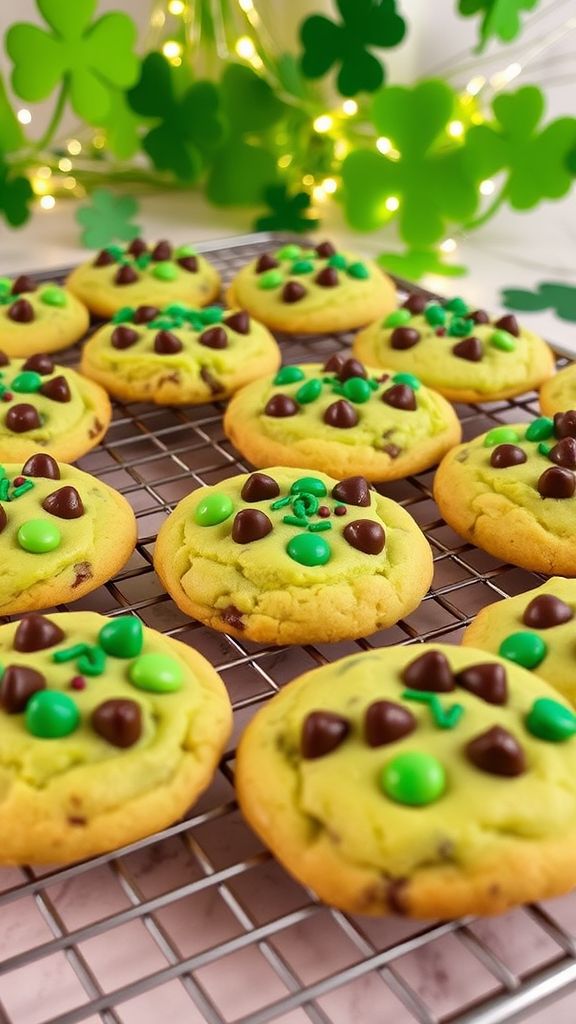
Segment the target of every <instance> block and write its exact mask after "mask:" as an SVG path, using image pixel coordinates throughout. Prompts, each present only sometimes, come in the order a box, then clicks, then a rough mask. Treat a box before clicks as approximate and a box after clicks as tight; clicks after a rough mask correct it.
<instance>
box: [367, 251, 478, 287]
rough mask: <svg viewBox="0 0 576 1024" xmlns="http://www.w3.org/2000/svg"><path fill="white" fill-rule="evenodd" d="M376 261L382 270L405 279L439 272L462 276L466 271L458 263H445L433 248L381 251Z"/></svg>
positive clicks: (442, 274)
mask: <svg viewBox="0 0 576 1024" xmlns="http://www.w3.org/2000/svg"><path fill="white" fill-rule="evenodd" d="M377 263H379V264H380V266H381V267H383V268H384V270H387V271H389V273H391V274H396V276H397V277H402V278H404V280H405V281H419V280H420V278H421V277H424V275H425V274H439V275H441V276H442V277H462V275H463V274H466V273H467V270H466V267H463V266H462V265H461V264H460V263H445V262H444V260H443V259H442V255H441V253H438V252H437V251H436V250H435V249H409V250H408V251H407V252H404V253H397V252H382V253H380V255H379V256H378V258H377Z"/></svg>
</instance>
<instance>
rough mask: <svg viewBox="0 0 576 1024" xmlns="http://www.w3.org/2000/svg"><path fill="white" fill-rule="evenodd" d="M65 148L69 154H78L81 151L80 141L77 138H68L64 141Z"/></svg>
mask: <svg viewBox="0 0 576 1024" xmlns="http://www.w3.org/2000/svg"><path fill="white" fill-rule="evenodd" d="M66 149H67V150H68V152H69V153H70V154H71V156H78V154H79V153H81V152H82V143H81V142H79V140H78V139H68V142H67V143H66Z"/></svg>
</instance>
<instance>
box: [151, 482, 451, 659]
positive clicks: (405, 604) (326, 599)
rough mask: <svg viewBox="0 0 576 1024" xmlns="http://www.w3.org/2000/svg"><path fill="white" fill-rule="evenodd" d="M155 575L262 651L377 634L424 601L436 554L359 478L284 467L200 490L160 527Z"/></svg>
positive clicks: (178, 597)
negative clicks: (268, 645)
mask: <svg viewBox="0 0 576 1024" xmlns="http://www.w3.org/2000/svg"><path fill="white" fill-rule="evenodd" d="M154 567H155V569H156V572H157V573H158V575H159V576H160V579H161V580H162V582H163V584H164V586H165V587H166V589H167V590H168V592H169V593H170V595H171V596H172V597H173V598H174V601H175V602H176V604H177V605H178V607H179V608H181V609H182V610H183V611H184V612H186V613H187V614H189V615H192V616H194V617H195V618H197V619H199V620H200V621H201V622H205V623H207V625H210V626H212V627H213V628H214V629H218V630H221V631H223V632H227V633H230V634H232V635H234V636H237V637H243V638H245V639H247V640H256V641H257V642H259V643H275V644H282V643H315V642H322V641H336V640H343V639H345V638H349V637H350V638H352V637H359V636H367V635H368V634H370V633H373V632H374V631H375V630H377V629H382V628H385V627H387V626H391V625H393V624H394V623H395V622H397V621H398V619H400V618H402V616H403V615H407V614H409V613H410V612H411V611H413V609H414V608H415V607H416V606H417V605H418V604H419V603H420V601H421V600H422V598H423V596H424V594H425V593H426V591H427V589H428V586H429V584H430V581H431V579H432V553H431V551H430V547H429V545H428V543H427V541H426V539H425V537H424V535H423V534H422V533H421V531H420V530H419V529H418V527H417V525H416V523H415V522H414V520H413V519H412V518H411V517H410V516H409V515H408V513H407V512H406V511H405V510H404V509H403V508H401V507H400V505H397V504H396V502H394V501H391V500H390V499H389V498H384V497H382V495H380V494H378V493H377V492H376V491H372V490H370V486H369V484H368V481H367V480H365V479H364V478H363V477H361V476H354V477H348V478H347V479H345V480H341V481H336V480H335V479H333V478H331V477H329V476H327V475H326V474H325V473H318V472H315V473H314V474H313V475H308V474H307V473H305V472H303V471H302V470H297V469H286V468H285V467H281V468H279V467H275V468H272V469H268V470H267V471H266V473H252V474H243V475H241V476H234V477H231V478H229V479H227V480H224V481H222V483H219V484H216V485H215V486H213V487H201V488H199V489H198V490H196V491H194V492H193V493H192V494H190V495H188V497H186V498H184V499H183V500H182V501H181V502H179V504H178V505H177V506H176V508H175V510H174V512H173V513H172V514H171V515H170V516H169V518H168V519H167V520H166V522H165V523H164V524H163V525H162V527H161V529H160V532H159V534H158V539H157V541H156V547H155V550H154Z"/></svg>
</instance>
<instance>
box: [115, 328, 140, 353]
mask: <svg viewBox="0 0 576 1024" xmlns="http://www.w3.org/2000/svg"><path fill="white" fill-rule="evenodd" d="M139 337H140V335H139V334H138V331H133V330H132V328H131V327H126V324H118V327H115V328H114V330H113V331H112V336H111V338H110V344H111V345H112V348H119V349H123V348H131V346H132V345H135V344H136V342H137V341H138V338H139Z"/></svg>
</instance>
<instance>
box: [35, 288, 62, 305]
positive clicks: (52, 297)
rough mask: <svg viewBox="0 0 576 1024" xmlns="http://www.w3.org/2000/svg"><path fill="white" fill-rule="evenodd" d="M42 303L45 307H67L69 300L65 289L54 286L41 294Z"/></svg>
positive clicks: (45, 289)
mask: <svg viewBox="0 0 576 1024" xmlns="http://www.w3.org/2000/svg"><path fill="white" fill-rule="evenodd" d="M40 302H43V303H44V305H45V306H66V305H67V303H68V299H67V297H66V292H65V291H64V289H63V288H59V287H58V285H56V284H52V285H49V287H48V288H44V289H43V290H42V291H41V292H40Z"/></svg>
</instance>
